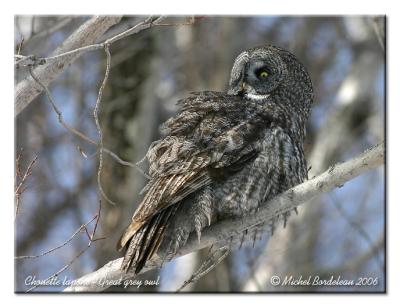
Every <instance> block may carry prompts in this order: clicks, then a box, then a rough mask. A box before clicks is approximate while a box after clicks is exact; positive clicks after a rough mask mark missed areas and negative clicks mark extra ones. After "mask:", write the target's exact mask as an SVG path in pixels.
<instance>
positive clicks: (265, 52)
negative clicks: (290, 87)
mask: <svg viewBox="0 0 400 308" xmlns="http://www.w3.org/2000/svg"><path fill="white" fill-rule="evenodd" d="M284 71H285V64H284V63H283V60H282V59H281V57H280V56H279V54H277V53H276V52H273V51H272V50H269V49H268V48H261V49H253V50H249V51H247V52H244V53H242V54H241V55H239V56H238V58H237V59H236V61H235V63H234V66H233V68H232V73H231V80H230V84H229V85H230V89H229V91H228V93H229V94H233V95H242V96H244V97H247V98H249V99H251V100H265V99H266V98H268V97H269V96H270V95H271V94H272V92H273V91H274V90H275V89H276V88H278V87H279V85H280V84H281V81H282V80H283V77H284V75H285V74H284Z"/></svg>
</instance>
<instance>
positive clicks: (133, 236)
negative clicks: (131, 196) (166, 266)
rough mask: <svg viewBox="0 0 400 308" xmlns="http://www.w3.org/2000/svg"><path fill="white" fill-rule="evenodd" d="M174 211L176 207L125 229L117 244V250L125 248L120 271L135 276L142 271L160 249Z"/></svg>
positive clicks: (133, 223)
mask: <svg viewBox="0 0 400 308" xmlns="http://www.w3.org/2000/svg"><path fill="white" fill-rule="evenodd" d="M175 211H176V207H175V206H171V207H169V208H167V209H165V210H164V211H161V212H160V213H158V214H156V215H154V216H153V217H152V218H151V219H150V220H149V221H147V222H145V223H142V224H138V223H137V222H132V223H131V224H130V225H129V226H128V228H126V230H125V232H124V233H123V234H122V236H121V239H120V240H119V241H118V244H117V249H118V250H121V249H122V248H123V247H125V246H126V247H127V250H126V252H125V256H124V260H123V261H122V265H121V270H123V271H125V272H128V271H130V270H134V272H135V274H137V273H139V272H140V271H141V270H142V269H143V267H144V266H145V264H146V262H147V261H148V260H150V259H151V257H152V256H153V255H154V253H156V252H157V250H158V248H159V247H160V245H161V242H162V240H163V238H164V235H165V230H166V228H167V226H168V221H169V218H170V217H171V215H172V214H173V213H174V212H175Z"/></svg>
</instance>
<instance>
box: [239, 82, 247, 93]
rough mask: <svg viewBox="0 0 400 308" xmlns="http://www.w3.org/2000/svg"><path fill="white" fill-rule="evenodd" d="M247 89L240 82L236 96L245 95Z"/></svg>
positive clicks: (243, 83)
mask: <svg viewBox="0 0 400 308" xmlns="http://www.w3.org/2000/svg"><path fill="white" fill-rule="evenodd" d="M248 89H249V88H248V85H247V83H245V82H241V83H240V86H239V91H238V94H241V95H242V94H244V93H246V92H247V90H248Z"/></svg>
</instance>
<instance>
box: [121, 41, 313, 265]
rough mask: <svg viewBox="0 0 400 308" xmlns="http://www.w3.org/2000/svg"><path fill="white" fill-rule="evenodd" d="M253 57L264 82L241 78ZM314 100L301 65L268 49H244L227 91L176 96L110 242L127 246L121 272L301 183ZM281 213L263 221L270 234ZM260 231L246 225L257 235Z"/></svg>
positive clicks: (285, 54) (166, 253) (169, 251)
mask: <svg viewBox="0 0 400 308" xmlns="http://www.w3.org/2000/svg"><path fill="white" fill-rule="evenodd" d="M252 57H254V59H255V60H254V61H255V62H254V63H255V64H253V62H252ZM260 57H264V58H262V61H264V62H265V63H267V65H269V72H270V74H271V75H272V77H271V79H270V81H269V83H266V84H264V83H263V84H258V81H254V80H253V79H251V78H250V77H247V75H251V74H252V73H253V71H252V65H255V66H256V69H258V66H259V65H260V64H259V62H260V61H261V60H260ZM271 59H272V60H271ZM246 61H247V62H246ZM264 62H263V63H264ZM237 70H241V71H240V72H238V71H237ZM247 70H250V71H249V72H247ZM246 74H247V75H246ZM246 78H248V79H246ZM263 87H264V88H263ZM257 91H261V92H262V95H259V96H257V95H258V92H257ZM263 91H264V92H265V91H267V92H265V93H264V92H263ZM254 92H255V93H254ZM247 93H251V95H249V96H246V94H247ZM312 100H313V94H312V84H311V81H310V78H309V76H308V73H307V72H306V70H305V69H304V67H303V66H302V65H301V64H300V63H299V62H298V61H297V60H296V58H295V57H294V56H293V55H291V54H290V53H288V52H286V51H284V50H282V49H279V48H276V47H268V48H267V47H266V48H264V49H262V48H261V49H254V50H248V51H245V52H243V53H242V54H241V55H240V56H239V57H238V58H237V60H236V61H235V65H234V68H233V69H232V73H231V81H230V89H229V91H228V93H227V92H213V91H204V92H196V93H192V94H191V96H189V97H188V98H186V99H183V100H180V101H179V102H178V105H179V107H180V110H179V112H178V114H177V115H176V116H175V117H173V118H171V119H169V120H168V121H166V122H165V123H164V124H163V126H162V132H163V135H164V138H162V139H161V140H158V141H155V142H153V144H152V145H151V146H150V148H149V150H148V152H147V154H146V158H147V161H148V164H149V171H148V173H149V175H150V177H151V179H150V180H149V182H148V183H147V185H146V187H145V188H144V189H143V199H142V201H141V203H140V204H139V206H138V207H137V209H136V211H135V213H134V214H133V217H132V222H131V223H130V225H129V226H128V227H127V228H126V230H125V232H124V233H123V234H122V236H121V239H120V241H119V242H118V244H117V248H118V249H122V248H124V247H126V252H125V257H124V261H123V265H122V269H123V270H125V271H128V270H134V271H135V272H140V270H141V269H142V268H143V266H144V265H145V263H146V261H147V260H149V259H150V258H152V256H153V255H154V254H157V255H158V256H159V257H161V258H164V259H169V258H171V257H172V256H173V255H175V254H176V253H177V252H178V251H179V249H180V248H181V247H182V246H183V245H184V244H185V243H186V241H187V239H188V237H189V235H190V234H191V233H192V232H195V233H196V235H197V238H198V239H199V240H200V238H201V233H202V230H203V229H204V228H205V227H207V226H209V225H212V224H213V223H215V222H217V221H219V220H223V219H226V218H227V217H242V216H244V215H246V214H248V213H251V212H254V211H256V210H257V208H258V205H259V204H260V203H262V202H264V201H267V200H269V199H271V198H273V197H274V196H276V195H277V194H279V193H280V192H282V191H285V190H287V189H288V188H290V187H293V186H294V185H297V184H299V183H301V182H302V181H303V180H304V179H305V178H306V177H307V165H306V160H305V157H304V150H303V143H304V138H305V123H306V120H307V118H308V116H309V112H310V107H311V103H312ZM287 217H288V213H287V214H284V215H283V217H277V218H275V219H273V220H272V221H270V222H268V225H270V231H271V232H273V229H274V224H275V221H276V220H278V219H283V220H284V223H285V224H286V219H287ZM265 228H266V227H265V226H263V225H260V226H256V227H255V228H254V229H253V230H249V231H251V232H253V238H256V237H257V236H256V234H257V233H255V232H258V231H259V230H260V229H265ZM251 232H246V233H249V234H251ZM161 254H163V255H162V256H161Z"/></svg>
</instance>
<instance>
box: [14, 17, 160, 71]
mask: <svg viewBox="0 0 400 308" xmlns="http://www.w3.org/2000/svg"><path fill="white" fill-rule="evenodd" d="M164 18H165V17H163V16H158V17H154V16H150V17H148V18H147V19H146V20H144V21H142V22H140V23H138V24H136V25H135V26H133V27H132V28H129V29H127V30H125V31H123V32H121V33H118V34H117V35H115V36H113V37H111V38H109V39H107V40H106V41H104V42H102V43H97V44H91V45H88V46H83V47H79V48H76V49H73V50H69V51H66V52H63V53H60V54H57V55H55V56H51V57H45V58H38V57H36V56H35V55H28V56H24V58H20V60H19V61H17V62H15V65H16V67H17V68H19V67H21V66H31V65H33V66H38V65H43V64H47V63H52V62H55V61H58V60H60V59H61V58H64V57H69V56H74V55H76V54H82V53H84V52H88V51H94V50H100V49H104V48H105V47H106V46H109V45H111V44H113V43H115V42H116V41H119V40H120V39H122V38H125V37H127V36H129V35H132V34H136V33H138V32H140V31H142V30H145V29H148V28H150V27H152V26H156V25H158V22H161V21H162V20H164Z"/></svg>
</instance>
